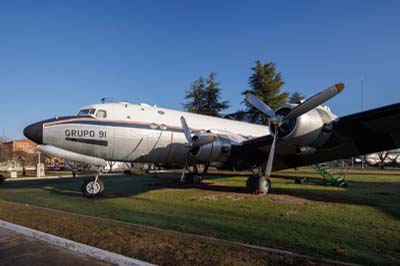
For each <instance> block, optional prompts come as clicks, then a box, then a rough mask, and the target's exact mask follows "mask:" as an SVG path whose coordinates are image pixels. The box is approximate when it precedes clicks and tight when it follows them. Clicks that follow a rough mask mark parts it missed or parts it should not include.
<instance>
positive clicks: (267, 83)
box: [242, 60, 289, 124]
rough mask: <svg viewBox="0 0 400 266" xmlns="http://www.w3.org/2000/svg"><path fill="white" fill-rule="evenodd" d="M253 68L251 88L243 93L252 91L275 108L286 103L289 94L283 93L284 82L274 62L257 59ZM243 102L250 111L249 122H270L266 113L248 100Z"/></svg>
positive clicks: (250, 81)
mask: <svg viewBox="0 0 400 266" xmlns="http://www.w3.org/2000/svg"><path fill="white" fill-rule="evenodd" d="M251 70H252V71H253V74H252V75H251V76H250V78H249V85H250V89H249V90H246V91H244V92H243V93H242V94H243V95H246V94H247V93H252V94H254V95H255V96H257V97H258V98H260V99H261V100H262V101H263V102H265V103H266V104H268V106H270V107H271V108H272V109H274V110H275V109H277V108H278V107H279V106H281V105H283V104H285V103H286V101H287V97H288V95H289V94H288V93H287V92H283V93H281V87H282V86H283V84H284V82H283V80H282V76H281V73H278V72H277V71H276V67H275V64H274V63H272V62H270V63H267V64H262V63H261V61H260V60H257V61H256V65H255V66H254V67H252V68H251ZM243 102H244V103H245V105H246V108H247V110H246V111H248V112H249V120H250V121H249V122H253V123H259V124H267V123H268V118H267V117H266V116H265V115H264V114H261V113H260V112H259V111H258V110H257V109H255V108H254V107H253V106H252V105H251V104H249V103H248V102H247V101H243Z"/></svg>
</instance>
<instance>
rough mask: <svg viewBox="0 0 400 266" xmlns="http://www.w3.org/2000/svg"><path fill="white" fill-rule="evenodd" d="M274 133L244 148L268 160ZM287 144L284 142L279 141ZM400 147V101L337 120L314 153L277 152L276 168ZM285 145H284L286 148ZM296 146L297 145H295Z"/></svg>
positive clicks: (250, 142) (249, 142)
mask: <svg viewBox="0 0 400 266" xmlns="http://www.w3.org/2000/svg"><path fill="white" fill-rule="evenodd" d="M272 140H273V138H272V136H263V137H259V138H255V139H251V140H248V141H245V142H243V143H242V145H241V146H242V147H241V149H242V150H243V151H249V153H246V154H250V153H251V152H253V153H254V154H255V155H254V156H255V157H253V159H254V160H257V159H258V158H261V159H264V160H265V159H266V158H267V157H266V153H268V151H269V148H270V146H271V144H272ZM277 145H278V147H279V146H285V143H284V141H281V142H280V143H278V144H277ZM398 147H400V103H398V104H393V105H389V106H385V107H381V108H377V109H372V110H368V111H365V112H361V113H356V114H352V115H348V116H344V117H341V118H339V119H337V120H336V121H334V122H333V128H332V134H331V136H330V137H329V139H328V140H327V141H326V143H325V144H324V145H322V146H321V147H319V148H318V149H317V151H316V152H315V153H313V154H310V155H297V154H295V153H287V154H286V155H285V154H276V155H275V163H274V170H280V169H286V168H293V167H298V166H303V165H310V164H315V163H320V162H326V161H331V160H336V159H345V158H349V157H352V156H356V155H361V154H368V153H373V152H378V151H383V150H392V149H396V148H398ZM282 148H284V147H282ZM293 148H294V147H293Z"/></svg>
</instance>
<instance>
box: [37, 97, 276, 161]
mask: <svg viewBox="0 0 400 266" xmlns="http://www.w3.org/2000/svg"><path fill="white" fill-rule="evenodd" d="M82 110H83V112H82ZM87 110H89V111H87ZM99 113H101V115H98V114H99ZM181 116H184V117H185V118H186V120H187V122H188V123H189V125H190V128H191V130H192V132H193V133H197V134H202V133H207V131H208V132H210V131H211V132H212V133H215V134H218V135H226V136H228V137H229V139H230V140H231V141H236V142H237V143H240V142H242V141H244V140H246V139H250V138H254V137H258V136H262V135H268V134H269V129H268V127H266V126H261V125H256V124H250V123H245V122H239V121H233V120H228V119H222V118H217V117H210V116H204V115H198V114H193V113H187V112H183V111H177V110H171V109H165V108H159V107H154V106H149V105H146V104H140V105H136V104H129V103H106V104H95V105H90V106H86V107H84V108H82V109H81V112H80V114H79V115H78V116H76V117H67V118H59V119H53V120H49V121H47V122H44V123H43V136H42V142H41V143H43V144H47V145H53V146H56V147H59V148H61V149H65V150H68V151H73V152H77V153H80V154H84V155H88V156H93V157H98V158H104V159H105V160H112V161H126V162H152V163H175V164H182V163H184V161H185V160H186V157H187V153H188V147H187V146H186V145H185V143H187V140H186V139H185V136H184V133H183V130H182V126H181V124H180V117H181ZM209 145H210V146H212V145H213V144H209ZM209 151H210V158H209V159H210V160H213V159H217V158H211V157H212V156H213V154H212V147H210V149H209ZM206 157H207V155H203V156H202V158H206Z"/></svg>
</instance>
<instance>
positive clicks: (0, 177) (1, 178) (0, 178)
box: [0, 174, 6, 184]
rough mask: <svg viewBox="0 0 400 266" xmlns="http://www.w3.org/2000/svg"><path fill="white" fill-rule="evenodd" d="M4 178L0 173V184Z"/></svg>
mask: <svg viewBox="0 0 400 266" xmlns="http://www.w3.org/2000/svg"><path fill="white" fill-rule="evenodd" d="M5 180H6V178H5V177H4V176H3V175H2V174H0V184H1V183H3V182H4V181H5Z"/></svg>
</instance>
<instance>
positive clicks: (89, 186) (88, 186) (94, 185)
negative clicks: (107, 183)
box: [81, 169, 104, 198]
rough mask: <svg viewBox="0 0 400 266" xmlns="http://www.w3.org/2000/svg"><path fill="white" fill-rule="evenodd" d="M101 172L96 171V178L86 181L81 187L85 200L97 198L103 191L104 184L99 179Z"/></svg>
mask: <svg viewBox="0 0 400 266" xmlns="http://www.w3.org/2000/svg"><path fill="white" fill-rule="evenodd" d="M100 172H101V170H100V169H99V170H97V173H96V176H95V177H91V178H89V179H87V180H86V181H85V182H83V184H82V186H81V191H82V193H83V195H84V196H85V197H87V198H93V197H95V196H98V195H99V194H100V193H101V192H103V190H104V183H103V181H101V180H100V179H99V175H100Z"/></svg>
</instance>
